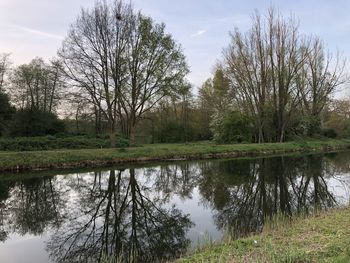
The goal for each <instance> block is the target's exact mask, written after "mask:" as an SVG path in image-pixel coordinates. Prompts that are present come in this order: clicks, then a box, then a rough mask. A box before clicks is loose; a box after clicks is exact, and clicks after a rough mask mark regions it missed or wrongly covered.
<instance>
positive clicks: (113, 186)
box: [48, 169, 191, 262]
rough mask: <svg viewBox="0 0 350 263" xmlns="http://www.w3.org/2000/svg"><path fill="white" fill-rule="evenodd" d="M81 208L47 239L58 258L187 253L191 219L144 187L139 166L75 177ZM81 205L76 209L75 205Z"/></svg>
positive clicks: (146, 258)
mask: <svg viewBox="0 0 350 263" xmlns="http://www.w3.org/2000/svg"><path fill="white" fill-rule="evenodd" d="M71 187H72V188H73V189H74V190H75V193H76V194H77V202H78V204H77V206H76V207H75V208H73V209H72V210H71V213H70V215H69V217H68V218H69V220H68V221H67V222H66V224H65V225H64V226H63V227H61V228H60V229H59V230H58V231H57V232H56V233H55V234H54V235H53V236H52V239H51V240H50V242H49V243H48V250H49V251H50V253H51V256H52V257H53V258H54V259H55V260H56V261H58V262H86V261H87V260H88V259H91V258H94V259H95V260H100V259H101V258H102V256H103V255H104V256H111V255H113V256H114V257H115V258H116V260H117V261H118V262H120V258H121V259H123V261H126V262H138V261H142V262H156V261H157V260H159V259H163V260H165V259H169V258H174V257H175V256H177V255H179V253H184V252H185V249H186V248H187V246H188V244H189V240H188V239H187V238H186V230H187V229H188V228H189V227H190V226H191V221H190V220H189V218H188V217H187V216H185V215H183V214H182V213H181V212H180V211H179V210H178V209H176V208H175V207H172V208H170V209H165V208H163V207H162V206H163V204H164V203H165V201H166V200H162V199H161V198H159V196H158V195H157V194H154V193H152V192H153V191H155V190H156V189H153V188H151V187H148V186H147V185H142V184H140V183H139V182H138V180H137V179H136V176H135V169H130V170H128V174H126V173H123V172H122V171H117V172H116V171H114V170H112V171H111V172H110V173H109V174H108V175H107V174H103V173H95V174H94V175H93V177H86V176H82V177H80V176H79V175H78V178H75V180H72V185H71ZM76 208H78V209H76Z"/></svg>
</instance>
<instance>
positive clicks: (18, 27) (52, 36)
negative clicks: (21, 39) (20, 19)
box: [11, 24, 64, 40]
mask: <svg viewBox="0 0 350 263" xmlns="http://www.w3.org/2000/svg"><path fill="white" fill-rule="evenodd" d="M11 27H13V28H16V29H19V30H21V31H24V32H27V33H30V34H33V35H37V36H41V37H46V38H54V39H59V40H62V39H63V38H64V37H62V36H59V35H55V34H51V33H48V32H44V31H40V30H36V29H33V28H29V27H24V26H19V25H14V24H11Z"/></svg>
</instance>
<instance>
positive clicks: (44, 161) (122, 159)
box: [0, 139, 350, 171]
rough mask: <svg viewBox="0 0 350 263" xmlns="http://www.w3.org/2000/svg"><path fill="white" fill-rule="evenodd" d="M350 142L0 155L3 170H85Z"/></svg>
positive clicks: (314, 148) (158, 146) (347, 143)
mask: <svg viewBox="0 0 350 263" xmlns="http://www.w3.org/2000/svg"><path fill="white" fill-rule="evenodd" d="M349 146H350V140H345V139H344V140H307V141H302V142H301V141H298V142H286V143H263V144H229V145H228V144H227V145H217V144H215V143H212V142H200V143H188V144H154V145H145V146H139V147H131V148H114V149H110V148H109V149H79V150H48V151H27V152H19V151H17V152H10V151H9V152H5V151H2V152H0V170H2V171H5V170H9V171H11V170H12V171H15V170H17V171H18V170H35V169H49V168H60V169H61V168H83V167H98V166H110V165H114V164H121V163H132V162H145V161H164V160H186V159H187V160H192V159H209V158H223V157H239V156H265V155H274V154H283V153H292V152H322V151H327V150H339V149H347V148H349Z"/></svg>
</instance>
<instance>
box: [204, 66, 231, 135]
mask: <svg viewBox="0 0 350 263" xmlns="http://www.w3.org/2000/svg"><path fill="white" fill-rule="evenodd" d="M233 99H234V96H233V94H232V89H231V85H230V80H229V79H228V78H227V77H226V76H225V72H224V69H223V67H222V66H221V65H218V66H216V69H215V72H214V76H213V78H209V79H207V80H206V81H205V82H204V83H203V85H202V86H201V87H200V88H199V91H198V110H199V116H200V126H201V130H202V132H203V133H206V134H205V135H204V137H206V138H207V139H209V138H211V137H212V134H211V131H210V123H211V122H212V120H213V117H214V115H217V114H224V113H225V112H227V111H228V110H230V109H231V108H232V106H233Z"/></svg>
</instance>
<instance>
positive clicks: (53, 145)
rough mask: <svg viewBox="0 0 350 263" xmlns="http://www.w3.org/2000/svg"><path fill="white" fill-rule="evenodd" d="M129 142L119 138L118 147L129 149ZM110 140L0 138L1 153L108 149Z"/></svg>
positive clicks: (50, 137) (89, 138) (78, 137)
mask: <svg viewBox="0 0 350 263" xmlns="http://www.w3.org/2000/svg"><path fill="white" fill-rule="evenodd" d="M128 146H129V141H128V140H127V139H124V138H121V137H119V138H118V139H117V147H128ZM108 147H110V140H109V139H107V138H96V137H89V136H69V137H61V136H60V137H56V136H50V135H49V136H42V137H26V138H25V137H21V138H0V151H41V150H57V149H94V148H108Z"/></svg>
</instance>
